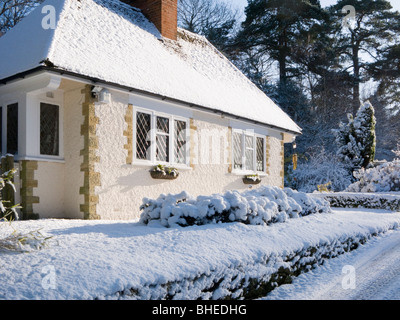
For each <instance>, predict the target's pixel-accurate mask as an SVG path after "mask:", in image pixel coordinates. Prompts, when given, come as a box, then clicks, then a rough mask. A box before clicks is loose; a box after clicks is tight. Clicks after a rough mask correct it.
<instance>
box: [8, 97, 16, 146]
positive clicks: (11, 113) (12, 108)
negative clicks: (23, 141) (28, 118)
mask: <svg viewBox="0 0 400 320" xmlns="http://www.w3.org/2000/svg"><path fill="white" fill-rule="evenodd" d="M7 153H10V154H16V153H18V103H13V104H10V105H8V106H7Z"/></svg>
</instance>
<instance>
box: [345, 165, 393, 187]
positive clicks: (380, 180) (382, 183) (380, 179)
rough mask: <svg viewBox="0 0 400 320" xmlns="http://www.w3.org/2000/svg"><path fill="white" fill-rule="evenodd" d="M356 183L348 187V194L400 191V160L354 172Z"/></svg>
mask: <svg viewBox="0 0 400 320" xmlns="http://www.w3.org/2000/svg"><path fill="white" fill-rule="evenodd" d="M354 176H355V178H356V179H357V181H356V182H354V183H353V184H351V185H350V186H348V187H347V189H346V190H345V191H348V192H388V191H400V160H398V159H397V160H393V161H391V162H384V163H382V164H380V165H378V166H376V167H373V168H368V169H360V170H358V171H356V172H354Z"/></svg>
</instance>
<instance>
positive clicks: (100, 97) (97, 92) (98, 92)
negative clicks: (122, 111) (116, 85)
mask: <svg viewBox="0 0 400 320" xmlns="http://www.w3.org/2000/svg"><path fill="white" fill-rule="evenodd" d="M92 97H93V98H97V102H98V103H104V104H107V103H110V102H111V93H110V91H108V90H107V89H105V88H102V87H99V86H94V87H93V88H92Z"/></svg>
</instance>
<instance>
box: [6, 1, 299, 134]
mask: <svg viewBox="0 0 400 320" xmlns="http://www.w3.org/2000/svg"><path fill="white" fill-rule="evenodd" d="M46 5H51V6H53V7H54V8H55V9H56V18H57V20H56V21H57V23H56V28H55V30H53V29H47V30H45V29H43V28H42V20H43V18H46V15H47V14H48V11H45V10H44V11H43V12H44V13H42V9H43V7H44V6H46ZM46 59H48V60H49V61H50V62H51V63H53V64H54V66H55V67H57V68H60V69H64V70H67V71H71V72H75V73H78V74H81V75H85V76H90V77H95V78H99V79H102V80H105V81H108V82H113V83H117V84H120V85H124V86H127V87H131V88H135V89H140V90H144V91H147V92H151V93H155V94H158V95H163V96H167V97H170V98H174V99H178V100H182V101H185V102H188V103H191V104H196V105H200V106H203V107H207V108H210V109H215V110H219V111H222V112H227V113H230V114H233V115H236V116H240V117H244V118H246V119H249V120H256V121H259V122H262V123H265V124H269V125H273V126H277V127H279V128H282V129H287V130H290V131H294V132H297V133H300V132H301V129H300V128H299V127H298V126H297V125H296V124H295V123H294V122H293V121H292V120H291V119H290V117H289V116H288V115H287V114H286V113H285V112H283V111H282V110H281V109H280V108H279V107H278V106H277V105H276V104H275V103H274V102H273V101H272V100H271V99H269V98H268V97H267V96H266V95H265V94H264V93H263V92H262V91H260V90H259V89H258V88H257V87H256V86H255V85H254V84H253V83H251V82H250V81H249V80H248V79H247V78H246V77H245V76H244V75H243V74H242V73H241V72H240V71H239V70H238V69H237V68H236V67H235V66H233V64H232V63H230V62H229V60H228V59H226V57H224V56H223V55H222V54H221V53H220V52H219V51H218V50H216V49H215V48H214V47H213V46H212V45H211V44H210V43H209V42H208V41H207V40H206V39H205V38H204V37H202V36H199V35H195V34H193V33H191V32H188V31H185V30H183V29H178V40H177V41H172V40H169V39H164V38H162V37H161V35H160V33H159V31H158V30H157V29H156V27H155V26H154V25H153V24H152V23H150V22H149V21H148V20H147V19H146V18H145V17H144V16H143V15H142V13H141V12H140V10H138V9H135V8H133V7H131V6H129V5H126V4H124V3H122V2H120V1H119V0H80V1H76V0H47V1H45V2H44V3H43V4H42V5H41V6H39V7H38V8H37V9H35V10H34V11H33V12H32V13H31V14H29V15H28V16H27V17H26V18H25V19H24V20H23V21H21V22H20V23H19V24H18V25H17V26H16V27H15V28H14V29H13V30H10V31H9V32H8V33H7V34H6V35H4V36H3V37H2V38H0V79H4V78H6V77H9V76H13V75H15V74H17V73H19V72H23V71H27V70H30V69H32V68H34V67H37V66H40V65H41V64H42V63H43V60H46Z"/></svg>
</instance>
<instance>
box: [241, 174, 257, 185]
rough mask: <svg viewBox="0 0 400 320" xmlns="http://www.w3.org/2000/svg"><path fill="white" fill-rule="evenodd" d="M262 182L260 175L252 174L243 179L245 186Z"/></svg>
mask: <svg viewBox="0 0 400 320" xmlns="http://www.w3.org/2000/svg"><path fill="white" fill-rule="evenodd" d="M260 182H261V178H260V176H259V175H258V174H251V175H247V176H245V177H243V183H244V184H259V183H260Z"/></svg>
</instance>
